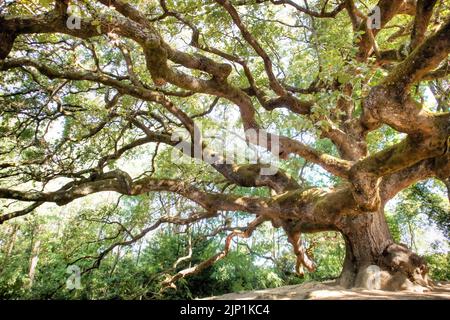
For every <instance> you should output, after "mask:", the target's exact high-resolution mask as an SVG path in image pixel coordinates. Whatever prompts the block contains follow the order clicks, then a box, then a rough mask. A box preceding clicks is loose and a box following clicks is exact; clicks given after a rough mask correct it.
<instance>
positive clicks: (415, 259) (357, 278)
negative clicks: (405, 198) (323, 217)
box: [338, 208, 431, 291]
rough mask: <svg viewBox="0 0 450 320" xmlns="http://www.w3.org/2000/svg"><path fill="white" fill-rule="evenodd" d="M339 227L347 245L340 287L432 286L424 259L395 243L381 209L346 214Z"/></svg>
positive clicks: (402, 288)
mask: <svg viewBox="0 0 450 320" xmlns="http://www.w3.org/2000/svg"><path fill="white" fill-rule="evenodd" d="M339 229H340V231H341V233H342V235H343V238H344V240H345V245H346V255H345V259H344V265H343V270H342V273H341V275H340V277H339V279H338V283H339V284H340V285H341V286H343V287H346V288H351V287H361V288H365V289H378V290H392V291H396V290H405V289H418V288H419V287H420V288H422V289H423V287H429V286H430V285H431V282H430V280H428V277H427V271H428V269H427V267H426V262H425V260H424V259H423V258H421V257H419V256H418V255H417V254H415V253H414V252H412V251H411V250H410V249H409V248H408V247H407V246H405V245H402V244H395V243H394V241H393V239H392V236H391V233H390V231H389V228H388V225H387V223H386V219H385V215H384V209H383V208H381V209H380V210H378V211H376V212H371V213H361V214H359V215H357V216H356V217H350V216H349V217H346V218H345V219H343V220H342V221H340V223H339Z"/></svg>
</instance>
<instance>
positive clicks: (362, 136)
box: [0, 0, 450, 289]
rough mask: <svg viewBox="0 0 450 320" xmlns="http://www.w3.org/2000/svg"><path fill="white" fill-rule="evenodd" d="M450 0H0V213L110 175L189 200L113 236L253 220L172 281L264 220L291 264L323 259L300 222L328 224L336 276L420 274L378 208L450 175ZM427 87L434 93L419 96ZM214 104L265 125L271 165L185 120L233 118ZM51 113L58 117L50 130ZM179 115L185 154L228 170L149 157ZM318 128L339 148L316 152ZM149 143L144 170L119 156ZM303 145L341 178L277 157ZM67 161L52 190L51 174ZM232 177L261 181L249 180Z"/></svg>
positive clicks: (135, 188)
mask: <svg viewBox="0 0 450 320" xmlns="http://www.w3.org/2000/svg"><path fill="white" fill-rule="evenodd" d="M449 5H450V4H449V2H448V1H439V0H417V1H415V0H380V1H379V2H378V3H377V2H374V1H359V0H335V1H328V0H326V1H323V0H320V1H312V0H311V1H294V0H292V1H291V0H270V1H269V0H215V1H214V0H208V1H188V0H186V1H178V0H173V1H165V0H160V1H159V2H157V1H139V0H133V1H125V0H93V1H84V0H77V1H76V0H73V1H67V0H58V1H0V10H1V11H0V70H1V73H0V79H1V82H0V88H1V90H2V95H1V97H0V104H1V105H0V121H1V127H0V135H1V139H2V140H1V142H0V148H1V151H0V179H1V180H0V183H1V186H2V188H0V198H2V199H4V201H10V200H11V201H12V200H14V201H20V202H21V203H23V204H24V206H23V207H22V208H20V209H19V210H8V209H7V208H4V209H2V210H1V215H0V223H4V222H6V221H8V220H11V219H14V218H17V217H19V216H24V215H27V214H30V213H31V212H33V211H34V210H35V209H36V208H38V207H39V206H41V205H42V204H44V203H47V202H50V203H56V204H57V205H59V206H64V205H66V204H68V203H70V202H72V201H74V200H75V199H78V198H82V197H85V196H88V195H91V194H94V193H99V192H103V191H114V192H117V193H119V194H122V195H127V196H137V195H141V194H145V193H149V192H160V193H165V192H170V193H175V194H177V195H179V196H181V197H184V198H186V199H189V200H190V201H192V202H194V203H195V204H196V206H197V207H196V210H194V212H193V213H191V214H190V215H188V216H186V217H184V216H175V217H174V216H163V217H161V218H160V219H159V220H158V221H157V222H156V223H155V224H153V225H151V226H149V227H148V228H146V229H145V230H142V232H141V233H139V234H137V235H134V236H133V235H130V237H129V239H128V240H127V241H125V242H122V243H117V244H115V245H114V246H117V245H127V244H131V243H133V242H134V241H137V240H138V239H140V238H142V237H143V236H144V235H145V234H146V233H148V232H150V231H151V230H154V229H155V228H157V227H159V226H160V225H163V224H167V223H172V224H180V225H187V224H191V223H195V222H198V221H202V220H208V219H212V218H215V217H217V216H218V215H219V213H221V212H245V213H247V214H248V216H253V217H254V219H253V220H252V221H251V222H250V223H249V224H248V225H247V226H246V227H244V228H231V227H228V228H224V229H223V230H222V231H228V232H229V233H228V237H227V239H226V243H225V244H224V245H225V248H224V250H223V251H222V252H219V253H218V254H217V255H215V256H213V257H211V258H210V259H209V260H206V261H205V262H203V263H201V264H199V265H196V266H194V267H192V268H190V269H186V270H183V271H181V272H179V273H177V274H175V275H174V276H173V277H172V278H170V279H168V280H167V284H168V285H170V284H172V283H174V282H175V281H176V280H178V279H180V278H182V277H184V276H186V275H189V274H192V273H195V272H200V271H201V270H202V269H204V268H205V267H207V266H209V265H211V264H212V263H214V262H215V261H217V260H218V259H221V258H222V257H224V256H225V255H226V254H227V252H228V250H229V248H230V243H231V240H232V239H233V238H234V237H249V236H250V235H251V234H252V232H253V231H254V230H255V229H256V228H258V227H259V226H260V225H261V224H262V223H263V222H266V221H269V222H271V223H272V225H273V226H274V227H276V228H283V230H284V231H285V232H286V234H287V236H288V239H289V241H290V243H291V244H292V245H293V248H294V254H295V255H296V256H297V267H298V269H299V271H300V269H301V268H302V267H306V268H307V269H308V270H310V271H313V270H314V267H315V266H314V263H313V262H312V261H311V259H310V258H309V257H308V255H307V253H306V250H305V248H304V246H303V245H302V238H301V235H302V233H314V232H323V231H337V232H340V233H341V234H342V236H343V238H344V240H345V243H346V257H345V261H344V267H343V270H342V274H341V276H340V279H339V281H340V283H341V284H342V285H344V286H347V287H352V286H360V285H364V281H365V279H366V274H367V272H366V269H367V267H368V266H371V265H376V266H379V267H380V268H381V270H383V273H382V275H383V281H382V288H391V289H399V288H401V287H402V286H404V285H405V283H406V282H412V283H417V284H420V285H428V284H429V280H428V278H427V266H426V263H425V262H424V260H423V259H422V258H421V257H419V256H418V255H416V254H415V253H413V252H412V251H411V250H410V249H409V248H407V247H406V246H404V245H400V244H396V243H394V241H393V238H392V236H391V234H390V232H389V229H388V225H387V223H386V219H385V214H384V208H385V205H386V203H387V202H388V201H389V200H390V199H392V198H393V197H395V195H397V194H398V193H399V192H400V191H402V190H403V189H405V188H407V187H409V186H410V185H412V184H414V183H416V182H418V181H421V180H425V179H428V178H436V179H439V180H441V181H442V182H444V183H445V184H446V186H447V187H449V188H450V161H449V157H450V152H449V148H450V145H449V143H450V140H449V133H450V113H449V110H448V99H447V97H446V94H448V77H447V76H448V71H449V70H448V69H449V64H448V60H447V59H448V54H449V52H450V19H449V18H450V16H449V13H450V10H449ZM75 8H78V9H79V10H78V11H77V12H75ZM372 8H374V10H373V11H372ZM446 86H447V88H446ZM424 88H431V91H427V92H426V93H424V92H423V90H424ZM439 90H440V91H439ZM446 90H447V91H446ZM437 92H441V94H440V95H439V94H438V93H437ZM442 92H443V93H442ZM433 93H434V94H435V95H436V100H437V101H438V103H439V106H438V107H437V108H436V109H435V110H432V109H430V108H429V107H428V106H426V105H425V102H424V100H426V99H423V97H426V96H431V95H432V94H433ZM224 106H226V107H227V108H229V110H232V111H235V112H234V113H233V112H231V113H232V114H235V113H238V115H239V119H238V121H236V123H237V124H238V125H239V126H240V127H241V128H242V129H245V132H247V133H249V132H252V133H257V134H256V135H255V134H247V137H246V139H247V143H248V144H249V145H253V146H258V147H259V148H265V149H267V150H266V151H268V152H271V153H273V155H274V156H275V157H278V158H280V159H281V161H280V168H278V170H277V172H276V173H275V174H272V175H270V174H269V175H267V174H264V170H262V169H264V168H266V167H267V165H265V164H262V163H254V164H251V163H250V164H249V163H239V162H233V163H231V162H229V161H228V162H224V161H223V157H224V155H221V154H220V151H221V150H215V149H214V145H211V143H209V140H208V138H207V137H203V136H200V137H198V136H195V135H194V133H195V132H196V131H197V126H198V125H199V124H203V125H204V124H205V123H206V124H209V126H210V127H215V128H220V126H221V125H225V123H223V124H220V123H218V122H219V121H218V119H217V117H213V116H212V114H213V113H214V110H215V109H217V108H219V107H221V108H223V107H224ZM208 119H209V120H208ZM208 121H209V122H208ZM55 123H56V124H57V125H56V127H58V126H59V127H61V128H63V130H60V131H61V132H59V133H58V134H57V133H55V131H58V130H57V129H55ZM180 128H183V129H185V130H186V131H187V132H188V133H189V134H190V137H188V138H187V139H186V140H185V141H184V145H185V146H187V147H188V148H184V150H185V153H186V156H192V157H196V158H197V159H196V162H195V163H196V164H197V165H198V166H201V163H200V161H202V160H205V159H204V158H202V157H198V154H196V153H192V154H191V153H190V152H189V151H190V149H194V148H195V145H196V146H200V147H201V148H202V151H203V154H205V155H207V156H208V158H209V160H210V161H207V162H208V163H207V164H206V163H205V164H204V166H208V168H209V170H214V171H215V172H216V174H217V176H218V175H220V179H219V178H217V176H214V175H207V177H209V178H210V180H209V181H204V180H201V181H199V180H195V179H191V178H190V177H188V173H186V177H185V178H184V179H179V178H178V179H176V178H167V177H168V175H167V172H161V171H160V170H158V165H157V162H158V161H165V162H166V164H167V163H168V161H169V159H168V158H162V159H159V160H158V157H157V156H158V152H160V151H161V150H167V149H168V148H172V147H174V146H176V145H178V144H179V143H180V141H178V140H176V139H173V133H174V132H175V131H176V130H177V129H180ZM383 128H389V130H391V131H393V132H396V133H398V135H397V137H401V140H398V141H391V143H390V144H389V143H385V144H384V145H383V148H382V149H377V148H371V147H370V139H371V134H374V133H375V132H381V131H380V130H382V129H383ZM49 132H50V133H52V135H53V138H52V139H50V138H51V137H49ZM305 132H306V138H305V139H302V137H301V136H302V135H301V134H299V133H302V134H305ZM55 136H56V138H55ZM305 141H309V142H305ZM311 141H316V142H317V141H331V142H332V147H330V148H328V151H327V152H325V149H326V148H322V149H320V148H318V147H317V143H315V144H314V143H313V142H311ZM155 146H156V147H155ZM216 149H217V148H216ZM135 150H137V151H135ZM143 150H144V151H146V152H147V153H150V154H151V156H149V157H146V158H145V159H146V160H145V163H146V164H147V165H148V167H145V168H143V170H142V174H141V175H139V176H135V177H132V176H131V175H130V174H129V173H127V172H126V170H121V169H120V166H119V165H118V162H119V161H120V160H121V159H122V158H123V157H125V156H126V155H127V154H128V153H132V152H138V153H139V152H144V151H143ZM297 158H301V159H304V161H306V162H307V163H309V164H313V165H314V167H315V168H319V167H320V168H322V169H323V170H325V171H326V172H327V174H329V175H330V176H332V179H331V180H330V181H333V183H334V185H330V186H329V187H327V188H323V187H319V186H311V185H310V184H306V183H305V182H304V180H303V179H301V177H295V176H292V175H289V174H287V173H286V172H285V170H283V169H282V168H285V169H286V170H288V169H289V161H290V160H291V159H297ZM155 159H156V160H155ZM211 159H212V161H211ZM173 168H174V170H176V168H177V164H176V163H174V164H173ZM122 169H123V168H122ZM205 170H207V169H205ZM181 172H183V171H181ZM211 177H214V178H211ZM61 178H64V179H63V181H64V184H63V185H62V186H60V187H59V189H57V190H55V189H52V188H50V187H48V186H49V185H50V186H51V185H52V182H54V181H57V180H58V181H61ZM230 186H239V187H243V188H248V190H255V189H257V188H261V189H266V190H270V192H266V193H265V194H266V196H257V195H255V193H251V192H249V193H248V194H247V195H242V194H241V193H235V192H233V191H232V190H233V189H232V188H230ZM4 203H5V202H4ZM26 203H28V204H27V205H25V204H26ZM114 246H112V247H110V248H108V249H107V250H106V251H105V252H104V253H103V255H102V256H104V255H105V254H107V253H108V252H110V251H111V250H112V249H113V248H114Z"/></svg>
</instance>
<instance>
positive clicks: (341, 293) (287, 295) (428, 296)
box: [205, 282, 450, 300]
mask: <svg viewBox="0 0 450 320" xmlns="http://www.w3.org/2000/svg"><path fill="white" fill-rule="evenodd" d="M385 299H386V300H409V299H412V300H450V282H447V283H439V284H437V285H436V287H435V288H434V289H433V291H429V292H409V291H399V292H390V291H380V290H364V289H351V290H347V289H344V288H342V287H340V286H336V285H334V284H333V282H321V283H320V282H308V283H303V284H300V285H293V286H286V287H280V288H275V289H266V290H258V291H248V292H242V293H229V294H225V295H223V296H217V297H211V298H206V299H205V300H385Z"/></svg>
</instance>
